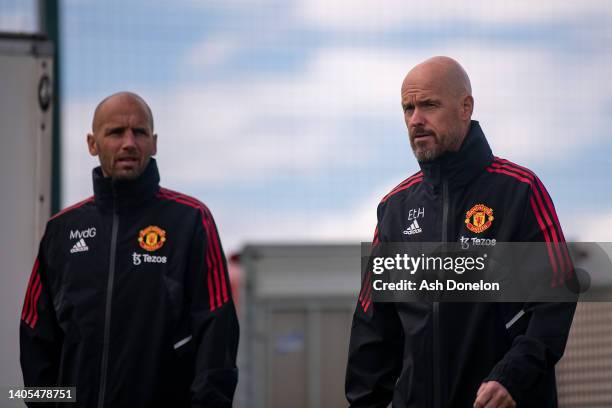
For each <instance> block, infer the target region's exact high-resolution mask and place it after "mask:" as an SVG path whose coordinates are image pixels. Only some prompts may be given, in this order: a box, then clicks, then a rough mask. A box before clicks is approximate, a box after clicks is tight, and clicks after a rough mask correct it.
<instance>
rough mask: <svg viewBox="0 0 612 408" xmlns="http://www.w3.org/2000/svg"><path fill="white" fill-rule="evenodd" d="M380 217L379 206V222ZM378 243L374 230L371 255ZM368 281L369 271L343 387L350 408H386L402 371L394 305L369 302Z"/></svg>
mask: <svg viewBox="0 0 612 408" xmlns="http://www.w3.org/2000/svg"><path fill="white" fill-rule="evenodd" d="M380 213H381V207H380V206H379V209H378V215H379V217H378V219H379V220H380V218H381V217H380ZM378 241H379V231H378V228H376V232H375V233H374V241H373V252H375V251H376V248H378V246H377V244H378ZM373 255H374V254H373ZM371 278H372V272H371V267H368V268H366V272H365V273H364V274H363V279H362V287H361V291H360V293H359V299H358V301H357V307H356V310H355V314H354V315H353V324H352V328H351V339H350V344H349V355H348V364H347V369H346V383H345V390H346V398H347V399H348V401H349V403H350V406H351V407H386V406H388V405H389V403H390V402H391V400H392V398H393V390H394V387H395V382H396V380H397V378H398V376H399V374H400V371H401V367H402V354H403V336H402V329H401V323H400V321H399V317H398V314H397V309H396V307H395V304H393V303H378V302H372V293H371V290H372V289H371Z"/></svg>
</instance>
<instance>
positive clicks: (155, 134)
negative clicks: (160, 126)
mask: <svg viewBox="0 0 612 408" xmlns="http://www.w3.org/2000/svg"><path fill="white" fill-rule="evenodd" d="M156 154H157V133H153V152H152V153H151V156H155V155H156Z"/></svg>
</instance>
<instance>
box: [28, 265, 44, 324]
mask: <svg viewBox="0 0 612 408" xmlns="http://www.w3.org/2000/svg"><path fill="white" fill-rule="evenodd" d="M39 276H40V275H39ZM41 292H42V284H40V285H38V289H37V290H36V294H35V295H34V316H33V318H32V323H30V327H31V328H34V327H35V326H36V322H37V321H38V307H36V304H37V303H38V298H39V297H40V293H41Z"/></svg>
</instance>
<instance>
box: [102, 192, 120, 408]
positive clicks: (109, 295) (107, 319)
mask: <svg viewBox="0 0 612 408" xmlns="http://www.w3.org/2000/svg"><path fill="white" fill-rule="evenodd" d="M118 230H119V214H117V196H115V197H114V203H113V228H112V230H111V250H110V262H109V267H108V283H107V285H106V310H105V312H104V342H103V343H102V365H101V368H100V391H99V393H98V408H103V407H104V393H105V391H106V372H107V370H108V349H109V346H110V323H111V310H112V309H111V306H112V304H111V301H112V299H113V283H114V280H115V258H116V254H117V233H118Z"/></svg>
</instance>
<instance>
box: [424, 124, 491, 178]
mask: <svg viewBox="0 0 612 408" xmlns="http://www.w3.org/2000/svg"><path fill="white" fill-rule="evenodd" d="M492 161H493V153H492V152H491V148H490V147H489V143H487V139H486V137H485V135H484V133H483V132H482V129H481V128H480V124H479V123H478V122H477V121H475V120H473V121H471V123H470V130H469V131H468V134H467V136H466V137H465V139H464V140H463V143H462V144H461V147H460V148H459V150H458V151H456V152H446V153H444V154H442V155H441V156H440V157H438V158H437V159H435V160H432V161H430V162H423V163H419V165H420V166H421V170H422V171H423V174H424V175H425V182H426V183H428V184H431V185H432V186H437V185H439V184H440V183H441V182H442V181H444V180H446V181H448V183H449V185H450V186H451V187H458V186H463V185H466V184H468V183H469V182H470V181H471V180H472V179H473V178H474V177H476V176H477V175H478V174H480V173H481V172H482V171H483V170H484V169H485V168H486V167H487V166H489V165H490V164H491V162H492Z"/></svg>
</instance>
